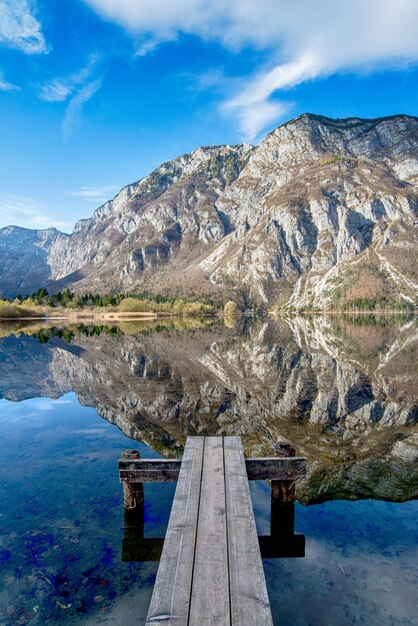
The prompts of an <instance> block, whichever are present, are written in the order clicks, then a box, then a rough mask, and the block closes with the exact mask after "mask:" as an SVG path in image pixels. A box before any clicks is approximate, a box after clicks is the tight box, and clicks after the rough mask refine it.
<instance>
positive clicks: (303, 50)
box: [84, 0, 418, 140]
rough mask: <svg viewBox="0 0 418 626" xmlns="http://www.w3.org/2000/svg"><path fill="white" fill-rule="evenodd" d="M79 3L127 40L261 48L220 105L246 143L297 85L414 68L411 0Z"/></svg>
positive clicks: (415, 21)
mask: <svg viewBox="0 0 418 626" xmlns="http://www.w3.org/2000/svg"><path fill="white" fill-rule="evenodd" d="M84 1H85V2H86V3H87V4H89V5H90V6H91V7H92V8H93V9H95V10H96V11H97V12H98V13H99V14H100V15H102V16H103V17H105V18H106V19H111V20H113V21H115V22H117V23H118V24H120V25H122V26H123V27H124V28H125V29H126V30H127V31H128V32H129V33H131V34H132V36H133V37H135V38H138V37H148V38H151V40H152V38H154V39H155V40H156V41H159V42H163V41H169V40H173V39H176V37H178V36H179V34H181V33H187V34H192V35H195V36H198V37H200V38H202V39H203V40H209V39H211V40H215V41H218V42H220V43H221V44H222V45H223V46H224V47H226V48H229V49H231V50H233V51H236V50H240V49H243V48H248V47H251V48H253V49H256V50H264V51H266V52H267V56H268V58H269V63H268V65H267V66H263V65H261V66H259V67H258V69H257V70H256V71H255V72H254V74H253V75H251V76H247V77H243V78H242V81H241V87H238V88H237V86H236V83H235V81H234V83H233V84H232V86H231V89H230V95H229V96H228V97H227V99H226V102H225V105H224V107H223V110H224V111H227V112H229V113H230V114H231V115H233V116H234V117H235V118H236V119H237V120H238V122H239V125H240V128H241V131H242V133H243V135H244V136H245V137H246V138H247V139H250V140H252V139H253V138H254V137H255V136H256V135H257V134H258V133H259V132H260V131H261V130H262V129H263V128H264V127H265V126H266V125H270V124H272V123H273V122H275V121H277V119H279V118H280V117H282V116H283V115H284V114H285V112H286V111H287V110H288V108H289V104H288V103H286V102H280V101H278V100H277V97H279V98H280V99H285V100H286V99H287V98H288V92H289V90H290V89H292V88H293V87H295V86H297V85H300V84H302V83H304V82H306V81H308V80H314V79H318V78H322V77H325V76H330V75H332V74H335V73H338V72H347V71H350V72H358V73H360V74H363V73H365V72H372V71H375V70H378V71H381V70H382V69H396V68H401V69H404V68H405V67H407V66H408V65H412V64H417V63H418V37H417V35H416V33H417V29H418V2H417V1H416V0H367V2H365V1H364V0H338V2H336V1H335V0H316V1H315V2H312V0H257V2H254V0H228V2H225V0H212V1H211V2H207V1H206V0H177V1H176V2H173V1H172V0H141V2H138V0H84ZM243 83H244V84H243ZM242 84H243V85H242Z"/></svg>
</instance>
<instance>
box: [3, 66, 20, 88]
mask: <svg viewBox="0 0 418 626" xmlns="http://www.w3.org/2000/svg"><path fill="white" fill-rule="evenodd" d="M18 89H20V87H18V86H17V85H14V84H13V83H9V81H7V80H6V79H5V78H4V73H3V72H2V71H1V70H0V91H16V90H18Z"/></svg>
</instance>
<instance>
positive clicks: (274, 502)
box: [270, 441, 296, 541]
mask: <svg viewBox="0 0 418 626" xmlns="http://www.w3.org/2000/svg"><path fill="white" fill-rule="evenodd" d="M273 450H274V455H275V456H281V457H282V456H285V457H292V456H295V455H296V449H295V447H294V446H292V444H291V443H289V442H288V441H278V442H277V443H276V444H275V445H274V448H273ZM294 529H295V481H294V480H272V481H271V516H270V536H271V537H276V538H277V539H280V540H281V541H283V540H284V539H285V538H290V537H293V535H294V532H295V530H294Z"/></svg>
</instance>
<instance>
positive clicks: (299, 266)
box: [0, 114, 418, 308]
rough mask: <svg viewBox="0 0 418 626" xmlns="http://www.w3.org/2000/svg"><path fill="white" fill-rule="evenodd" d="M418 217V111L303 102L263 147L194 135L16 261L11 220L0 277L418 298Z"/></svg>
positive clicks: (303, 295)
mask: <svg viewBox="0 0 418 626" xmlns="http://www.w3.org/2000/svg"><path fill="white" fill-rule="evenodd" d="M417 225H418V119H417V118H414V117H408V116H405V115H399V116H393V117H388V118H379V119H374V120H364V119H355V118H354V119H346V120H333V119H329V118H325V117H322V116H316V115H310V114H305V115H302V116H301V117H299V118H296V119H295V120H292V121H291V122H288V123H287V124H284V125H283V126H281V127H279V128H278V129H276V130H275V131H273V132H271V133H270V134H269V135H268V136H267V137H266V139H264V141H262V142H261V144H260V145H259V146H257V147H255V148H252V147H251V146H249V145H246V144H244V145H240V146H233V147H231V146H220V147H206V148H198V149H197V150H195V151H194V152H192V153H191V154H189V155H183V156H181V157H179V158H177V159H174V160H173V161H170V162H168V163H165V164H163V165H162V166H160V167H159V168H157V170H155V171H154V172H152V173H151V174H149V175H148V176H146V177H145V178H144V179H142V180H141V181H139V182H138V183H134V184H132V185H129V186H127V187H125V188H124V189H123V190H122V191H121V192H120V193H119V194H118V195H117V196H116V197H115V198H114V200H112V201H109V202H107V203H106V204H104V205H103V206H102V207H100V208H99V209H98V210H97V211H96V212H95V213H94V215H93V217H92V218H90V219H87V220H82V221H81V222H79V223H78V224H77V226H76V228H75V230H74V233H73V234H72V235H70V236H64V235H61V234H59V233H55V234H53V235H51V236H49V235H46V234H45V235H42V234H40V233H39V232H38V233H37V235H36V237H37V238H38V240H37V241H38V243H31V245H30V247H29V248H25V251H23V249H22V252H21V254H22V256H24V258H25V262H24V263H21V264H19V263H18V264H17V265H16V267H15V268H13V267H12V265H11V264H10V263H8V264H7V259H8V258H10V255H12V254H13V255H16V254H17V255H18V254H19V248H18V247H17V245H16V237H15V236H14V235H13V233H11V231H10V229H3V230H2V231H0V261H3V263H2V266H0V267H1V268H2V269H0V288H1V289H2V290H3V291H4V292H6V293H13V292H14V293H16V292H17V291H18V289H16V288H15V286H16V285H25V284H26V283H25V280H26V281H27V282H31V284H33V285H35V286H45V284H46V283H47V286H49V288H51V289H57V288H59V287H61V286H63V285H70V286H72V287H73V288H74V289H76V290H79V291H87V290H88V291H94V292H104V291H106V290H108V291H117V290H129V291H133V290H135V289H138V290H139V289H142V288H144V287H147V288H152V289H154V290H161V289H164V290H165V289H168V290H173V291H176V292H179V291H181V292H182V293H185V294H187V292H188V291H190V290H194V291H196V290H199V291H201V292H205V291H206V292H211V293H213V294H216V293H219V294H220V295H219V297H222V293H223V292H224V290H225V287H228V289H229V290H235V291H236V292H237V293H241V294H247V295H248V294H249V295H250V296H251V297H252V298H253V299H255V300H256V301H258V302H259V303H264V304H265V305H266V306H274V305H277V304H278V305H287V306H293V307H295V308H301V307H304V308H306V307H314V308H315V307H319V308H327V307H339V306H342V305H347V303H349V302H354V301H379V299H380V300H382V299H386V300H387V301H395V300H403V301H405V302H415V301H416V298H417V294H418V285H417V283H418V270H417V269H416V268H417V267H418V262H417V261H418V258H417V244H418V235H417ZM45 232H46V233H47V232H48V233H49V232H50V231H45ZM23 239H24V238H22V241H23ZM40 239H42V242H39V241H40ZM9 244H10V245H9ZM25 245H26V244H25ZM22 246H23V244H22ZM32 253H33V255H34V256H33V259H34V261H33V265H31V262H30V259H31V254H32ZM3 268H4V269H3ZM24 275H25V276H24Z"/></svg>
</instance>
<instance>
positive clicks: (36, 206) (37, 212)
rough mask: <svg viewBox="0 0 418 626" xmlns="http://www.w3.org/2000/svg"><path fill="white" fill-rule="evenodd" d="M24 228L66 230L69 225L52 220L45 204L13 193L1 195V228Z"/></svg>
mask: <svg viewBox="0 0 418 626" xmlns="http://www.w3.org/2000/svg"><path fill="white" fill-rule="evenodd" d="M11 225H14V226H17V225H18V226H21V227H22V228H36V229H43V228H51V227H55V228H64V229H67V228H68V225H67V224H65V223H64V222H58V221H57V220H54V219H52V218H51V217H50V216H49V215H48V212H47V210H46V207H45V205H44V203H43V202H40V201H39V200H35V199H33V198H27V197H25V196H19V195H16V194H13V193H0V228H3V227H4V226H11Z"/></svg>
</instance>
